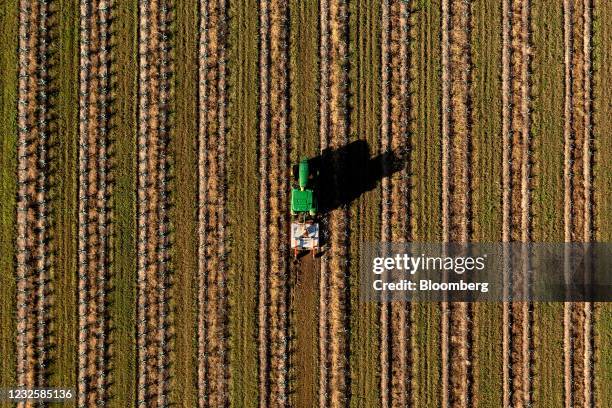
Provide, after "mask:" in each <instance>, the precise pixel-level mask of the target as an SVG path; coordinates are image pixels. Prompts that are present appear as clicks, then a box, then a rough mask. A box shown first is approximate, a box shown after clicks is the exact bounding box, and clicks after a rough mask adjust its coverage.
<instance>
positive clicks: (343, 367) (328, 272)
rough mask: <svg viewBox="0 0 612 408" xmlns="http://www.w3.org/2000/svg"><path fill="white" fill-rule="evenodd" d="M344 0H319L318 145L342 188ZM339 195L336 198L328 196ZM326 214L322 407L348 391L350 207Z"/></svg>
mask: <svg viewBox="0 0 612 408" xmlns="http://www.w3.org/2000/svg"><path fill="white" fill-rule="evenodd" d="M347 13H348V10H347V3H346V2H345V1H342V0H329V1H327V0H326V1H322V2H321V96H320V97H321V102H320V103H321V134H320V138H321V142H320V146H321V149H322V150H324V149H326V148H328V147H329V148H331V149H334V150H333V151H334V157H332V168H331V169H330V170H331V171H332V174H333V176H332V183H333V185H334V191H337V190H341V189H342V188H343V185H342V180H343V179H344V178H343V174H344V173H343V172H344V171H345V170H344V168H343V167H344V163H345V160H346V158H345V157H343V156H342V155H341V153H339V152H338V150H337V149H339V148H341V147H342V146H344V145H346V143H347V142H348V127H347V108H348V107H347V98H346V95H347V91H348V89H347V79H348V78H347V56H348V43H347V40H348V39H347V24H348V14H347ZM332 199H336V200H337V199H338V197H332ZM338 204H339V205H338V206H335V207H336V208H335V209H333V210H331V211H330V212H329V214H328V216H327V218H328V219H327V225H328V228H329V231H330V233H329V242H328V247H329V249H328V253H327V254H326V255H325V256H324V257H323V258H322V261H321V289H322V291H321V294H320V297H321V300H320V306H321V310H320V316H319V319H320V321H319V327H320V333H319V336H320V337H319V343H320V355H319V366H320V379H319V381H320V384H319V400H320V405H321V406H331V407H340V406H345V405H346V401H347V396H348V368H349V367H348V360H347V347H348V337H347V319H348V316H347V302H348V298H347V293H346V291H347V277H348V261H347V258H348V232H349V231H348V211H347V209H346V206H345V205H343V203H338Z"/></svg>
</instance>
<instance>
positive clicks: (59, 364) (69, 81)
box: [49, 0, 79, 388]
mask: <svg viewBox="0 0 612 408" xmlns="http://www.w3.org/2000/svg"><path fill="white" fill-rule="evenodd" d="M52 10H53V11H54V12H55V14H54V19H57V20H56V21H55V22H54V23H55V24H53V23H52V26H53V28H52V32H51V38H52V39H53V40H52V41H51V44H50V48H51V51H52V52H53V53H55V58H54V59H53V60H52V63H51V64H52V65H53V67H52V68H51V77H52V78H53V79H52V80H53V81H55V83H54V85H56V86H57V89H58V94H57V96H56V97H55V99H54V100H53V108H52V112H53V113H54V114H56V115H57V122H56V125H57V127H56V131H55V132H52V142H51V144H52V153H51V157H52V162H51V175H50V177H51V201H52V203H51V216H52V222H51V231H50V237H51V247H52V248H53V253H52V277H51V280H52V282H51V286H52V292H53V295H54V296H53V301H52V305H53V306H52V314H53V318H52V319H53V326H52V335H53V337H54V339H55V340H54V342H53V343H54V347H55V349H54V350H53V352H52V360H53V361H52V366H51V368H50V372H51V378H50V380H49V383H50V384H49V385H50V386H52V387H64V388H65V387H73V388H74V387H76V357H77V353H76V350H77V346H76V339H77V325H76V322H77V309H76V304H77V295H76V294H77V279H76V261H77V236H76V228H77V221H76V208H77V180H76V179H77V174H78V171H77V167H78V166H77V163H78V158H77V154H78V153H77V152H78V149H77V140H78V112H79V100H78V84H79V81H78V75H79V7H78V3H75V2H74V1H67V0H60V1H58V2H55V3H54V4H53V8H52Z"/></svg>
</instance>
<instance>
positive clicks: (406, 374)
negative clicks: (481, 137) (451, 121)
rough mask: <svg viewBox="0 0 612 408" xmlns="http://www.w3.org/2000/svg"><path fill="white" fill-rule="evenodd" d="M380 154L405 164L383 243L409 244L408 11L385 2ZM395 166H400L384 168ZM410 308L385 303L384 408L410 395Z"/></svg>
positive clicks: (386, 185)
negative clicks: (388, 155)
mask: <svg viewBox="0 0 612 408" xmlns="http://www.w3.org/2000/svg"><path fill="white" fill-rule="evenodd" d="M382 19H383V22H382V24H383V27H382V66H383V69H382V83H383V91H382V119H381V121H382V122H381V151H382V154H387V153H392V154H393V156H391V157H392V158H391V160H397V161H398V162H399V163H404V165H403V166H402V167H401V170H400V171H399V172H397V173H394V174H392V175H391V176H389V177H386V178H384V179H383V180H382V211H381V216H382V221H381V241H383V242H394V243H395V242H397V243H400V242H406V241H407V240H408V239H409V238H410V237H409V234H410V231H409V222H408V220H409V214H408V209H409V208H410V205H409V203H410V200H409V185H408V172H407V168H406V164H407V163H408V157H407V152H408V150H409V145H408V144H409V140H408V80H409V78H408V63H409V60H408V6H407V4H406V3H405V2H401V1H385V2H383V7H382ZM383 165H384V166H387V167H388V166H389V165H391V166H393V167H395V165H396V163H388V162H385V163H383ZM410 321H411V308H410V306H409V304H408V303H405V302H392V303H383V304H381V348H380V353H381V354H380V359H381V397H382V398H381V400H382V406H383V407H388V406H392V407H404V406H407V405H408V404H409V402H410V401H411V399H412V391H411V390H410V387H411V384H412V379H411V368H410V365H411V361H410V360H411V355H410V353H411V352H410V350H411V348H410V341H411V339H410V337H411V335H410V327H411V323H410Z"/></svg>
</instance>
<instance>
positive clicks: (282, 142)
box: [258, 0, 290, 406]
mask: <svg viewBox="0 0 612 408" xmlns="http://www.w3.org/2000/svg"><path fill="white" fill-rule="evenodd" d="M287 12H288V10H287V5H286V4H285V3H279V2H269V1H267V0H262V1H261V2H260V41H261V47H260V66H259V69H260V73H261V75H260V81H261V82H260V144H261V150H260V157H259V160H260V180H261V184H260V208H259V211H260V237H259V242H260V248H259V250H260V252H259V328H258V330H259V363H260V365H259V370H260V373H259V392H260V405H262V406H269V405H272V406H285V405H287V404H288V401H289V358H288V354H289V339H288V337H289V304H288V302H289V286H288V271H289V268H288V263H287V257H288V255H289V253H288V250H287V242H288V236H287V232H288V231H289V218H288V212H287V207H288V205H289V201H288V195H287V191H288V189H289V183H288V177H289V171H288V168H289V148H290V146H289V143H288V120H289V111H288V108H289V106H288V103H289V102H288V98H287V90H288V86H289V72H288V48H287V44H288V32H287V31H288V21H287Z"/></svg>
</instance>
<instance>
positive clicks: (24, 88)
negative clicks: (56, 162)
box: [16, 1, 50, 406]
mask: <svg viewBox="0 0 612 408" xmlns="http://www.w3.org/2000/svg"><path fill="white" fill-rule="evenodd" d="M30 3H31V2H27V1H22V2H20V8H19V10H20V11H19V91H18V92H19V95H18V96H19V101H20V103H19V104H18V129H19V134H18V171H17V173H18V194H17V239H16V244H17V251H16V252H17V256H16V271H17V347H16V348H17V385H18V386H19V387H20V388H36V387H44V386H45V385H46V384H47V380H46V378H47V375H46V374H47V369H46V367H47V363H48V361H47V360H48V357H49V356H48V351H47V350H49V348H50V340H49V334H48V323H49V316H48V314H49V311H48V308H49V307H50V299H49V295H50V288H49V284H48V280H49V278H50V274H49V266H50V265H49V255H48V254H49V246H48V214H49V210H48V207H47V204H46V203H47V200H48V193H47V191H48V188H49V183H48V180H47V173H48V168H47V163H46V162H47V161H48V160H49V157H48V153H47V151H48V149H49V142H48V140H49V136H50V135H49V132H50V129H49V126H48V122H49V121H50V116H49V114H48V99H47V96H46V94H47V93H48V92H49V89H48V87H49V84H48V83H47V84H46V85H45V84H41V81H43V80H45V81H47V82H48V81H49V76H48V73H47V70H48V68H49V67H48V66H47V57H48V55H47V54H48V51H47V45H46V44H47V42H46V41H45V40H43V37H44V36H46V34H45V32H46V29H47V25H48V23H49V21H48V19H47V17H43V15H46V13H47V12H48V9H47V6H46V5H45V4H43V3H41V2H33V3H31V4H30ZM43 30H45V31H43ZM26 405H27V406H31V405H30V403H27V404H26Z"/></svg>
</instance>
